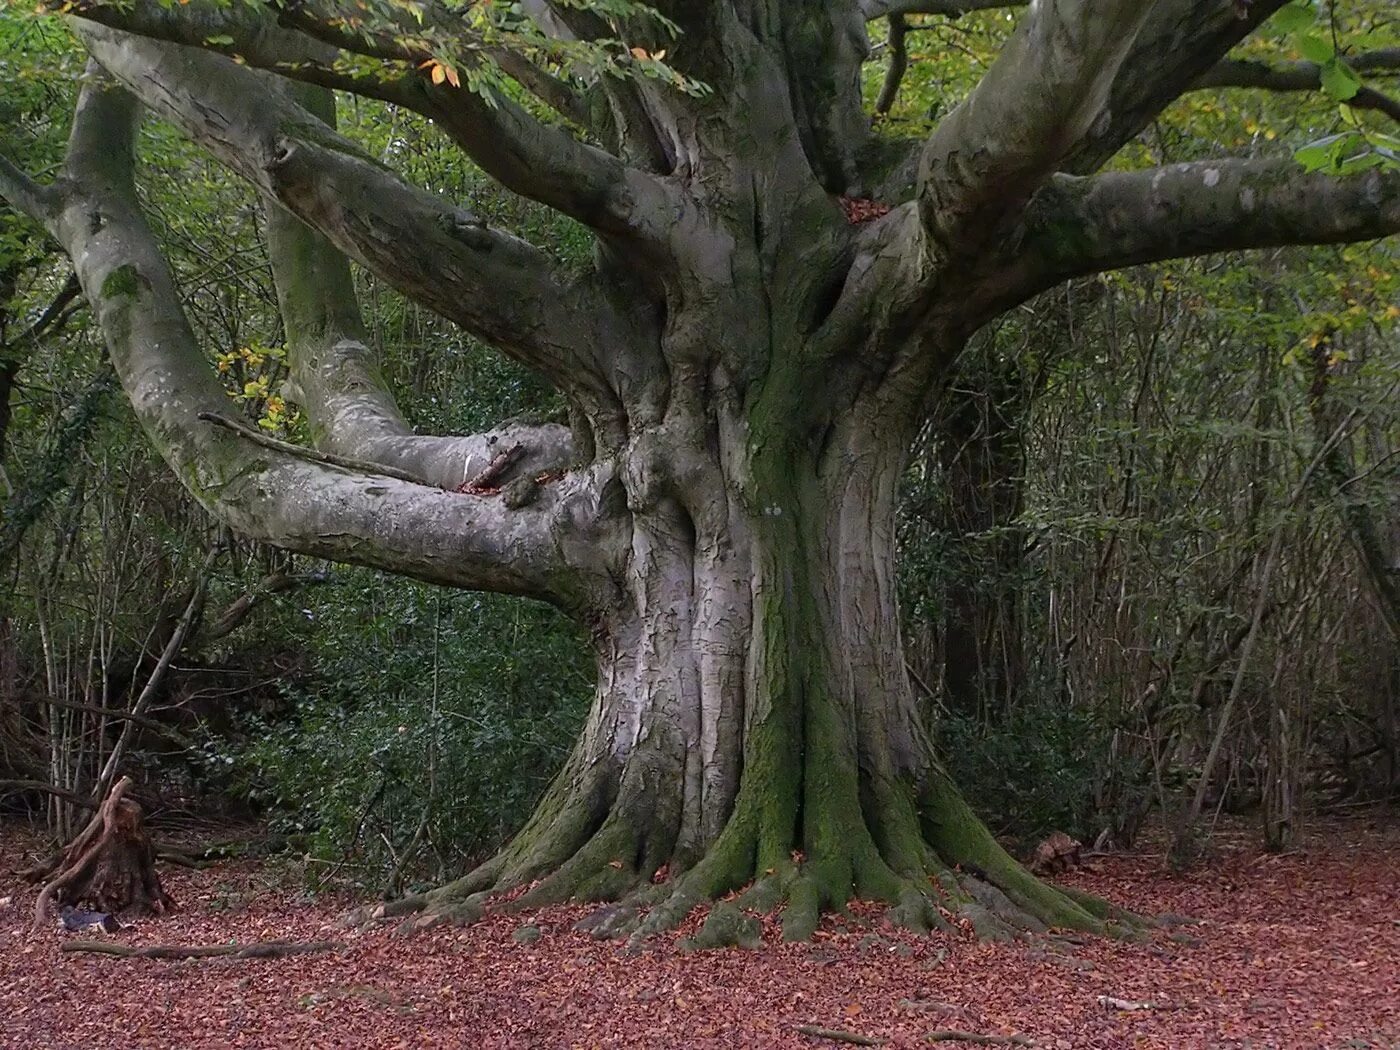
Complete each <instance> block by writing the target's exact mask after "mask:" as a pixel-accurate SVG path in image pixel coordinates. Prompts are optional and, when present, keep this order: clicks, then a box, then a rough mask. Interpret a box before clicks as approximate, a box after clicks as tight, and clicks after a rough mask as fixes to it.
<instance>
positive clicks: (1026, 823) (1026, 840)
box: [939, 699, 1145, 852]
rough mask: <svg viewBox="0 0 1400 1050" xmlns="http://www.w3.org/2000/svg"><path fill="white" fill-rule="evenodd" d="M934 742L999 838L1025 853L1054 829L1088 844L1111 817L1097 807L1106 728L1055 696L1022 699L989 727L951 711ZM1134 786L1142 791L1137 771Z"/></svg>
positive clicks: (1108, 749) (1091, 715)
mask: <svg viewBox="0 0 1400 1050" xmlns="http://www.w3.org/2000/svg"><path fill="white" fill-rule="evenodd" d="M939 742H940V744H941V746H942V750H943V754H944V756H945V761H946V763H947V766H948V770H949V772H950V773H951V774H952V776H953V778H954V780H955V781H956V783H957V784H958V785H959V786H960V787H961V788H962V791H963V793H964V794H965V795H966V796H967V797H968V798H969V799H973V800H975V802H976V806H977V811H978V814H979V815H980V816H982V817H983V819H985V820H987V821H988V823H989V826H990V827H991V828H992V829H993V831H994V832H995V833H997V834H998V835H1009V836H1012V837H1014V838H1015V839H1016V840H1017V841H1018V843H1019V844H1020V848H1021V850H1022V851H1023V852H1024V851H1025V847H1026V846H1027V845H1028V844H1033V843H1034V842H1036V841H1038V840H1039V839H1041V838H1043V837H1044V836H1045V835H1047V834H1049V833H1050V832H1052V831H1065V832H1068V833H1069V834H1071V835H1073V836H1075V837H1076V838H1079V839H1081V840H1084V841H1092V840H1093V839H1094V837H1095V836H1096V835H1097V834H1098V832H1099V831H1100V830H1101V829H1102V828H1103V827H1104V826H1105V824H1106V822H1111V821H1112V815H1111V814H1105V813H1104V812H1102V810H1101V808H1100V799H1101V797H1102V789H1103V786H1104V781H1105V778H1106V777H1107V776H1108V775H1109V773H1110V770H1109V768H1108V761H1107V760H1108V756H1109V755H1110V753H1111V743H1112V728H1111V727H1110V726H1109V725H1108V724H1107V723H1105V722H1104V721H1103V720H1102V718H1100V717H1099V716H1097V715H1095V714H1094V713H1093V712H1090V711H1085V710H1082V709H1079V708H1075V707H1071V706H1068V705H1065V704H1063V703H1057V702H1055V701H1054V700H1050V699H1046V700H1043V701H1039V702H1031V703H1023V704H1020V705H1018V706H1017V707H1015V708H1014V709H1013V710H1012V712H1011V713H1010V715H1009V716H1007V717H1006V718H1005V719H1004V720H1000V721H998V722H996V723H994V724H990V725H989V724H987V723H985V722H982V721H980V720H979V719H977V718H975V717H970V716H967V715H962V714H950V715H948V717H946V718H945V719H944V720H943V721H942V723H941V725H940V737H939ZM1135 779H1137V781H1138V788H1139V790H1140V791H1144V792H1145V784H1143V783H1142V779H1141V776H1140V775H1139V776H1138V777H1137V778H1135Z"/></svg>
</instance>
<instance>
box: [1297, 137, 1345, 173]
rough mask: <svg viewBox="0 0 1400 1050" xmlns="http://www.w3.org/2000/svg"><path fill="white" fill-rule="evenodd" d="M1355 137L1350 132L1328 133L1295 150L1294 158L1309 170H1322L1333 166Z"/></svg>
mask: <svg viewBox="0 0 1400 1050" xmlns="http://www.w3.org/2000/svg"><path fill="white" fill-rule="evenodd" d="M1354 137H1355V136H1354V135H1352V134H1351V133H1349V132H1348V133H1343V134H1340V135H1328V136H1327V137H1326V138H1320V139H1318V140H1317V141H1316V142H1309V143H1308V144H1307V145H1306V146H1302V147H1300V148H1299V149H1297V150H1296V151H1294V153H1293V159H1294V160H1296V161H1297V162H1298V163H1299V164H1301V165H1302V166H1303V167H1304V168H1305V169H1307V170H1308V171H1321V170H1322V169H1323V168H1330V167H1333V166H1334V165H1335V164H1336V163H1337V160H1338V158H1339V157H1341V155H1342V154H1343V153H1344V152H1346V149H1347V145H1348V143H1349V142H1351V141H1352V139H1353V138H1354Z"/></svg>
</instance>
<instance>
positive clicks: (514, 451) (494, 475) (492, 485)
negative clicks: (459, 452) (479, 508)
mask: <svg viewBox="0 0 1400 1050" xmlns="http://www.w3.org/2000/svg"><path fill="white" fill-rule="evenodd" d="M524 454H525V446H524V445H511V446H510V448H506V449H502V450H501V451H500V452H497V453H496V454H495V455H494V456H492V457H491V462H490V463H488V464H486V467H485V469H483V470H482V471H481V473H480V474H478V475H477V476H476V477H474V478H472V479H470V480H469V481H465V482H463V483H462V485H461V487H460V488H458V489H457V491H458V492H465V493H467V494H468V495H472V496H494V495H495V494H496V493H497V492H499V491H500V487H501V481H502V480H503V479H504V478H505V475H506V472H507V471H509V470H510V468H511V467H513V466H515V464H516V463H517V462H518V461H519V460H520V458H521V457H522V456H523V455H524Z"/></svg>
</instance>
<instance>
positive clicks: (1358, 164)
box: [1332, 153, 1388, 175]
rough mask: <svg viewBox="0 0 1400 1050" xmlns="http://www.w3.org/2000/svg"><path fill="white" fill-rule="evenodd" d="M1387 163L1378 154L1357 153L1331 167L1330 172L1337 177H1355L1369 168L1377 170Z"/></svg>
mask: <svg viewBox="0 0 1400 1050" xmlns="http://www.w3.org/2000/svg"><path fill="white" fill-rule="evenodd" d="M1387 163H1388V162H1387V160H1386V158H1385V157H1383V156H1381V155H1380V154H1379V153H1358V154H1357V155H1356V156H1354V157H1347V158H1346V159H1345V160H1342V161H1338V162H1337V164H1336V165H1334V166H1333V169H1332V170H1333V171H1335V172H1336V173H1337V174H1338V175H1355V174H1356V173H1357V172H1358V171H1368V170H1369V169H1371V168H1379V167H1381V166H1382V165H1383V164H1387Z"/></svg>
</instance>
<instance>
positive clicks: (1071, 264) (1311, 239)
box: [1014, 159, 1400, 298]
mask: <svg viewBox="0 0 1400 1050" xmlns="http://www.w3.org/2000/svg"><path fill="white" fill-rule="evenodd" d="M1394 233H1400V171H1395V170H1380V169H1372V170H1371V171H1367V172H1365V173H1363V174H1360V175H1350V176H1345V177H1334V176H1330V175H1321V174H1315V173H1311V174H1310V173H1307V172H1304V171H1303V170H1302V169H1301V168H1299V167H1298V166H1297V165H1296V164H1295V163H1294V162H1293V161H1291V160H1283V159H1273V160H1219V161H1201V162H1198V163H1195V164H1174V165H1171V166H1170V167H1166V168H1152V169H1148V170H1146V171H1132V172H1109V173H1105V174H1102V175H1096V176H1092V177H1089V178H1078V177H1074V176H1069V175H1061V176H1057V177H1056V178H1055V180H1054V181H1053V182H1052V183H1051V184H1050V185H1048V186H1046V187H1045V189H1044V190H1042V191H1041V193H1040V194H1038V195H1037V196H1036V199H1035V201H1034V202H1033V203H1032V205H1031V208H1030V210H1029V212H1028V214H1027V218H1026V239H1025V242H1024V245H1023V248H1024V253H1025V256H1024V261H1023V263H1022V264H1021V267H1020V273H1019V275H1018V280H1017V291H1016V295H1015V296H1014V298H1024V296H1025V295H1026V294H1029V293H1030V292H1031V291H1035V290H1039V289H1041V288H1045V287H1048V286H1049V285H1052V284H1056V283H1058V282H1059V281H1062V280H1065V279H1067V278H1070V277H1076V276H1079V275H1081V274H1087V273H1095V272H1099V271H1103V270H1112V269H1117V268H1119V267H1123V266H1132V265H1135V264H1138V263H1148V262H1156V261H1159V260H1162V259H1174V258H1181V257H1184V256H1191V255H1205V254H1209V253H1212V252H1224V251H1236V250H1241V249H1250V248H1272V247H1281V246H1285V245H1293V244H1339V243H1345V242H1349V241H1365V240H1372V239H1374V238H1377V237H1385V236H1387V235H1390V234H1394Z"/></svg>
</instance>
